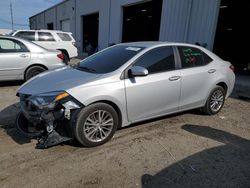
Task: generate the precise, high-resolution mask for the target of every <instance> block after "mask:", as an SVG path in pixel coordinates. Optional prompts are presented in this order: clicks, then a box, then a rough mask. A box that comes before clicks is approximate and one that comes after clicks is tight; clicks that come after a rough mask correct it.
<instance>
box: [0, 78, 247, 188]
mask: <svg viewBox="0 0 250 188" xmlns="http://www.w3.org/2000/svg"><path fill="white" fill-rule="evenodd" d="M19 85H20V83H17V82H13V83H2V84H0V96H1V97H0V187H1V188H5V187H108V188H110V187H126V188H127V187H145V188H146V187H244V188H245V187H250V118H249V116H250V102H249V101H243V100H239V99H234V98H229V99H228V100H227V101H226V103H225V106H224V108H223V110H222V111H221V112H220V113H219V114H218V115H215V116H204V115H202V114H200V113H199V112H198V111H188V112H185V113H180V114H177V115H173V116H167V117H163V118H160V119H156V120H153V121H149V122H144V123H139V124H136V125H133V126H130V127H128V128H124V129H121V130H118V131H117V133H116V134H115V136H114V138H113V139H112V140H111V141H110V142H108V143H107V144H105V145H102V146H100V147H96V148H84V147H81V146H79V145H78V144H76V143H69V144H64V145H59V146H56V147H52V148H49V149H46V150H38V149H35V144H36V140H29V139H26V138H24V137H22V136H21V135H19V134H18V133H17V132H16V130H15V129H14V128H13V125H14V121H15V116H16V113H17V112H18V108H19V107H18V99H17V97H15V91H16V89H17V88H18V87H19Z"/></svg>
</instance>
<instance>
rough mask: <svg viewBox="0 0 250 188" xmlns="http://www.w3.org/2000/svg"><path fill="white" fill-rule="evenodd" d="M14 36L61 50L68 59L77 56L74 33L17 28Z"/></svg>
mask: <svg viewBox="0 0 250 188" xmlns="http://www.w3.org/2000/svg"><path fill="white" fill-rule="evenodd" d="M11 35H12V36H15V37H19V38H24V39H26V40H29V41H32V42H34V43H36V44H38V45H40V46H42V47H44V48H47V49H53V50H60V51H61V52H62V53H63V54H64V55H65V58H67V59H68V60H69V59H70V58H72V57H76V56H77V55H78V54H77V48H76V46H75V39H74V38H73V37H72V33H69V32H63V31H56V30H17V31H15V32H13V33H12V34H11Z"/></svg>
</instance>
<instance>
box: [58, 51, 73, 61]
mask: <svg viewBox="0 0 250 188" xmlns="http://www.w3.org/2000/svg"><path fill="white" fill-rule="evenodd" d="M57 50H59V51H61V52H62V53H64V54H65V55H66V56H67V58H68V59H70V57H69V53H68V51H67V50H66V49H57Z"/></svg>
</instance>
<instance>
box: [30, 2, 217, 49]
mask: <svg viewBox="0 0 250 188" xmlns="http://www.w3.org/2000/svg"><path fill="white" fill-rule="evenodd" d="M143 1H145V0H101V1H100V0H84V1H83V0H66V1H64V2H63V3H60V4H59V5H57V6H55V7H54V8H52V9H48V10H47V11H45V12H43V13H41V14H38V15H36V16H34V17H31V18H30V24H31V29H44V28H45V29H46V27H47V23H51V22H52V21H53V20H54V21H53V22H55V23H56V24H54V28H55V29H59V30H60V29H61V28H60V22H61V21H62V20H65V19H69V20H70V28H71V32H72V33H73V36H74V37H75V39H76V42H77V46H78V47H79V48H80V50H82V40H83V36H82V32H83V31H82V30H83V24H82V16H84V15H88V14H92V13H97V12H98V13H99V36H98V41H99V48H100V49H103V48H105V47H107V46H108V45H109V44H110V43H120V42H121V40H122V21H123V7H124V6H129V5H133V4H136V3H141V2H143ZM219 5H220V0H163V5H162V17H161V27H160V37H159V40H161V41H176V42H188V43H195V42H199V43H200V44H203V43H206V44H207V48H208V49H212V47H213V42H214V36H215V31H216V26H217V19H218V13H219Z"/></svg>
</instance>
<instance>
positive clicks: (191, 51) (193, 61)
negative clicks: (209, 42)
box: [178, 46, 212, 68]
mask: <svg viewBox="0 0 250 188" xmlns="http://www.w3.org/2000/svg"><path fill="white" fill-rule="evenodd" d="M178 50H179V54H180V58H181V65H182V68H190V67H198V66H203V65H207V64H208V63H210V62H211V61H212V59H211V58H210V57H209V56H208V55H207V54H205V53H204V52H203V51H201V50H199V49H197V48H193V47H188V46H180V47H178Z"/></svg>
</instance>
